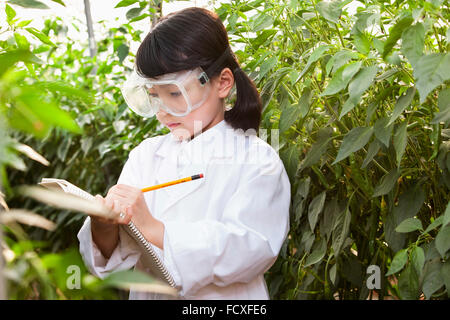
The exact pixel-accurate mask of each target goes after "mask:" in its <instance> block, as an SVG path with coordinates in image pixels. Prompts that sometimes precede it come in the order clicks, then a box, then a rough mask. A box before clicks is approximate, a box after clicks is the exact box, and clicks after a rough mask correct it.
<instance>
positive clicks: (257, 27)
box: [252, 13, 273, 32]
mask: <svg viewBox="0 0 450 320" xmlns="http://www.w3.org/2000/svg"><path fill="white" fill-rule="evenodd" d="M253 22H254V24H253V27H252V31H253V32H258V31H261V30H264V29H266V28H268V27H270V26H271V25H273V17H272V16H270V15H268V14H265V13H261V14H260V15H259V16H258V17H257V18H256V19H255V20H253Z"/></svg>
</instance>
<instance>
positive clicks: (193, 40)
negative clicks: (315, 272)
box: [78, 8, 290, 299]
mask: <svg viewBox="0 0 450 320" xmlns="http://www.w3.org/2000/svg"><path fill="white" fill-rule="evenodd" d="M136 72H137V74H135V75H134V77H132V78H130V80H129V81H127V83H126V84H125V86H124V88H123V90H122V92H123V94H124V97H125V100H126V101H127V103H128V105H129V106H130V108H132V109H133V110H134V111H136V112H137V113H139V114H141V115H143V116H151V115H153V114H156V117H157V119H158V120H159V121H160V122H161V123H162V124H163V125H165V126H167V127H169V129H170V130H171V132H170V133H169V134H167V135H162V136H156V137H152V138H148V139H146V140H144V141H143V142H141V143H140V144H139V145H138V146H137V147H136V148H134V149H133V150H132V151H131V152H130V154H129V158H128V160H127V162H126V163H125V166H124V168H123V170H122V173H121V175H120V177H119V180H118V184H117V185H115V186H113V187H112V188H111V189H109V191H108V193H107V195H106V197H105V198H102V197H101V196H97V199H98V201H101V202H102V203H104V204H105V205H106V206H108V207H109V208H110V209H111V210H112V211H114V212H116V213H121V217H120V218H118V219H117V220H114V221H106V220H102V219H98V218H95V217H88V218H87V219H86V221H85V223H84V225H83V227H82V228H81V230H80V232H79V234H78V238H79V240H80V252H81V255H82V256H83V259H84V261H85V262H86V264H87V266H88V267H89V269H90V270H91V272H92V273H93V274H95V275H97V276H98V277H101V278H103V277H105V276H106V275H108V274H109V273H111V272H113V271H119V270H124V269H130V268H132V267H135V268H136V269H139V270H142V271H144V272H145V271H149V272H150V270H148V269H146V266H145V265H143V264H142V263H141V261H140V250H139V248H138V247H137V244H136V243H135V242H134V240H133V239H132V238H131V237H129V236H128V235H127V234H126V232H125V231H124V230H122V228H119V225H120V224H128V222H129V221H130V220H132V221H133V223H134V224H135V225H136V227H138V229H140V230H141V231H142V233H143V234H144V236H145V238H146V239H147V240H148V241H149V242H150V243H151V244H152V245H153V247H154V248H155V250H156V251H158V253H159V254H160V255H161V257H162V259H163V262H164V264H165V266H166V268H167V269H168V270H169V272H170V273H171V275H172V277H173V278H174V280H175V282H176V284H177V286H178V288H179V289H180V291H179V294H180V297H181V298H185V299H268V298H269V294H268V290H267V286H266V283H265V280H264V273H265V272H266V271H267V270H268V269H269V268H270V267H271V265H272V264H273V263H274V262H275V260H276V258H277V255H278V253H279V250H280V248H281V245H282V244H283V241H284V239H285V237H286V235H287V232H288V229H289V205H290V184H289V179H288V177H287V174H286V171H285V168H284V167H283V163H282V162H281V160H280V158H279V156H278V154H277V153H276V152H275V150H274V149H273V148H272V147H271V146H270V145H269V144H267V143H266V142H264V141H263V140H261V139H260V138H258V137H257V136H256V131H257V130H258V128H259V123H260V119H261V100H260V97H259V94H258V91H257V90H256V87H255V86H254V84H253V82H252V81H251V80H250V79H249V78H248V76H247V75H246V74H245V73H244V72H243V71H242V70H241V69H240V67H239V64H238V61H237V59H236V57H235V56H234V54H233V53H232V51H231V49H230V47H229V43H228V36H227V33H226V29H225V28H224V26H223V24H222V22H221V21H220V19H219V18H218V16H217V15H216V14H215V13H213V12H210V11H208V10H206V9H201V8H188V9H185V10H182V11H179V12H176V13H173V14H169V15H168V16H166V17H164V18H162V19H161V20H160V21H159V22H158V24H157V25H156V26H155V27H154V29H153V30H152V31H151V32H150V33H149V34H148V35H147V36H146V38H145V39H144V41H143V42H142V44H141V45H140V47H139V49H138V52H137V55H136ZM234 85H236V102H235V105H234V106H233V108H231V109H229V110H225V99H226V98H227V96H228V95H229V94H230V91H231V90H232V88H233V86H234ZM200 173H202V174H204V178H202V179H198V180H194V181H191V182H187V183H182V184H178V185H174V186H171V187H167V188H163V189H158V190H155V191H152V192H148V193H145V194H144V193H142V192H141V191H140V189H141V188H143V187H146V186H151V185H154V184H159V183H163V182H167V181H171V180H175V179H179V178H182V177H187V176H191V175H195V174H200ZM158 298H161V296H159V295H157V294H149V293H142V292H141V293H140V292H133V291H131V292H130V299H158Z"/></svg>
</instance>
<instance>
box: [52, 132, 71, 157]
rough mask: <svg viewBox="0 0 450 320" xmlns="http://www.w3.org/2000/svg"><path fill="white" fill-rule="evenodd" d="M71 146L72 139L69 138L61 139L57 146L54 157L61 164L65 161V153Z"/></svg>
mask: <svg viewBox="0 0 450 320" xmlns="http://www.w3.org/2000/svg"><path fill="white" fill-rule="evenodd" d="M71 144H72V138H71V137H70V136H66V137H63V141H62V142H61V143H60V144H59V146H58V149H57V150H56V155H57V156H58V158H59V159H60V160H61V161H62V162H64V161H66V157H67V152H68V151H69V149H70V145H71Z"/></svg>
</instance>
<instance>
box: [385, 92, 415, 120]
mask: <svg viewBox="0 0 450 320" xmlns="http://www.w3.org/2000/svg"><path fill="white" fill-rule="evenodd" d="M415 94H416V88H415V87H411V88H408V90H406V93H405V94H404V95H402V96H401V97H400V98H398V100H397V103H396V104H395V107H394V111H393V112H392V115H391V116H390V119H389V123H388V125H390V124H392V123H394V121H395V120H397V118H398V117H399V116H400V115H401V114H402V112H403V111H404V110H405V109H406V108H407V107H409V105H410V104H411V102H412V101H413V99H414V95H415Z"/></svg>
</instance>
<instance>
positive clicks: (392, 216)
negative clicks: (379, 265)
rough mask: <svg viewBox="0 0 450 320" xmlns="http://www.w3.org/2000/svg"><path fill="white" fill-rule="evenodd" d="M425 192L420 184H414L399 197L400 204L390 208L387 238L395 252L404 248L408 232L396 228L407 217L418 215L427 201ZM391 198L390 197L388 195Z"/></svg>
mask: <svg viewBox="0 0 450 320" xmlns="http://www.w3.org/2000/svg"><path fill="white" fill-rule="evenodd" d="M425 198H426V197H425V192H424V191H423V189H422V187H421V185H420V184H413V185H412V186H411V187H409V188H408V189H406V190H405V191H404V192H403V193H402V194H401V195H400V197H399V198H398V205H397V206H394V208H393V209H391V210H389V212H388V214H387V215H386V218H385V221H384V226H383V227H384V233H385V240H386V242H387V243H388V245H389V247H391V248H392V250H394V252H396V251H398V250H400V249H402V248H404V245H405V240H406V234H404V233H398V232H396V231H395V228H396V227H397V226H398V225H399V224H400V222H402V221H403V220H405V219H408V218H412V217H414V216H416V215H417V214H418V213H419V211H420V209H421V207H422V206H423V204H424V202H425ZM387 199H389V197H387Z"/></svg>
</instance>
